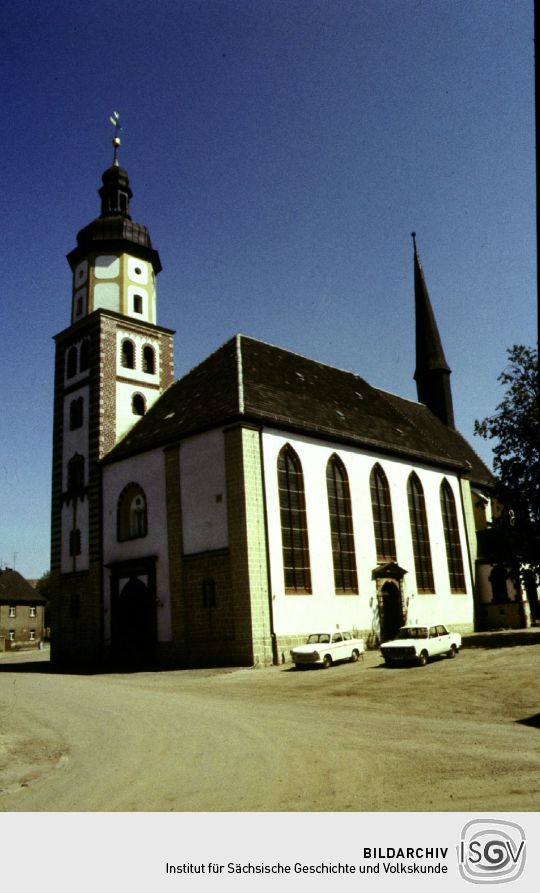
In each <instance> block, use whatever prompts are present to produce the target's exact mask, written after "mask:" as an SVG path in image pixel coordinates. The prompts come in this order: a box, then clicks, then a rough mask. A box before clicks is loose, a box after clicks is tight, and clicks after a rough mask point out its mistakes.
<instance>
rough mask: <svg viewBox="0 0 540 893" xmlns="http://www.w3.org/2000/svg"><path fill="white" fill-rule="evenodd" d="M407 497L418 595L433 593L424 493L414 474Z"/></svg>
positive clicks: (433, 585)
mask: <svg viewBox="0 0 540 893" xmlns="http://www.w3.org/2000/svg"><path fill="white" fill-rule="evenodd" d="M407 496H408V500H409V518H410V522H411V536H412V547H413V556H414V568H415V571H416V586H417V590H418V592H420V593H424V592H435V583H434V579H433V566H432V563H431V546H430V543H429V530H428V524H427V515H426V503H425V500H424V491H423V489H422V484H421V483H420V479H419V478H418V475H416V474H415V473H414V472H413V473H412V474H411V475H410V477H409V480H408V483H407Z"/></svg>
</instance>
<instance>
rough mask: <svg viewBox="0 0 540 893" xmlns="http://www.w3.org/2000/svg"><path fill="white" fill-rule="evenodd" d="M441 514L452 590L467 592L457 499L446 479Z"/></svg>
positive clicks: (442, 494) (442, 493) (442, 485)
mask: <svg viewBox="0 0 540 893" xmlns="http://www.w3.org/2000/svg"><path fill="white" fill-rule="evenodd" d="M441 514H442V521H443V529H444V542H445V544H446V560H447V562H448V576H449V578H450V591H451V592H466V588H465V574H464V571H463V553H462V551H461V542H460V539H459V527H458V519H457V511H456V500H455V498H454V494H453V492H452V488H451V486H450V484H449V483H448V481H447V480H446V479H445V480H444V481H443V482H442V484H441Z"/></svg>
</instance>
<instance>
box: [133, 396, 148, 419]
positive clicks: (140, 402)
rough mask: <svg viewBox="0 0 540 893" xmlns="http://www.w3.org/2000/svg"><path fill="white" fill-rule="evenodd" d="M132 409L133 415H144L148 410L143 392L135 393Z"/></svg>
mask: <svg viewBox="0 0 540 893" xmlns="http://www.w3.org/2000/svg"><path fill="white" fill-rule="evenodd" d="M131 411H132V413H133V415H144V414H145V412H146V403H145V401H144V397H143V395H142V394H133V397H132V398H131Z"/></svg>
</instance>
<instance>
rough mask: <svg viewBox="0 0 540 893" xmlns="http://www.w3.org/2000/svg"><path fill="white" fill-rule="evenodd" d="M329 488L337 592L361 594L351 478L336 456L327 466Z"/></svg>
mask: <svg viewBox="0 0 540 893" xmlns="http://www.w3.org/2000/svg"><path fill="white" fill-rule="evenodd" d="M326 489H327V492H328V512H329V515H330V532H331V536H332V558H333V562H334V585H335V587H336V592H358V577H357V573H356V556H355V549H354V533H353V524H352V508H351V494H350V490H349V479H348V476H347V471H346V469H345V466H344V464H343V462H342V461H341V459H340V458H339V457H338V456H336V455H333V456H330V459H329V460H328V464H327V466H326Z"/></svg>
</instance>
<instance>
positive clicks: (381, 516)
mask: <svg viewBox="0 0 540 893" xmlns="http://www.w3.org/2000/svg"><path fill="white" fill-rule="evenodd" d="M369 486H370V491H371V510H372V512H373V528H374V532H375V548H376V550H377V561H378V562H379V563H381V564H382V562H383V561H397V552H396V539H395V536H394V521H393V518H392V500H391V498H390V487H389V486H388V479H387V477H386V475H385V473H384V471H383V470H382V468H381V466H380V465H379V464H378V463H377V465H374V466H373V470H372V472H371V476H370V478H369Z"/></svg>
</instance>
